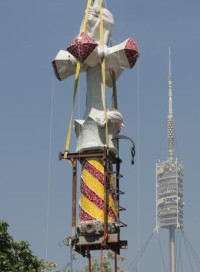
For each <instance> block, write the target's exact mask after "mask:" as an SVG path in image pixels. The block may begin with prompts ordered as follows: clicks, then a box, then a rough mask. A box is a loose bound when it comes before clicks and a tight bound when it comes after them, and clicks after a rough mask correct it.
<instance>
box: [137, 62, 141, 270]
mask: <svg viewBox="0 0 200 272" xmlns="http://www.w3.org/2000/svg"><path fill="white" fill-rule="evenodd" d="M137 72H138V75H137V76H138V77H137V99H138V101H137V104H138V112H137V116H138V118H137V126H138V128H137V130H138V135H137V142H138V144H137V146H138V148H137V149H138V169H137V170H138V180H137V187H138V192H137V195H138V248H140V244H141V241H140V218H141V217H140V201H141V199H140V66H139V60H138V69H137ZM139 271H140V268H139Z"/></svg>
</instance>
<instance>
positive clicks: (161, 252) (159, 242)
mask: <svg viewBox="0 0 200 272" xmlns="http://www.w3.org/2000/svg"><path fill="white" fill-rule="evenodd" d="M158 244H159V247H160V254H161V258H162V264H163V269H164V272H166V271H167V270H166V267H165V262H164V256H163V250H162V246H161V241H160V235H159V233H158Z"/></svg>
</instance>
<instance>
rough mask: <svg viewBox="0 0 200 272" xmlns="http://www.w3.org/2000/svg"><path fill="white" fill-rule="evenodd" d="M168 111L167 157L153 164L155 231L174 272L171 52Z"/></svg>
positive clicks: (177, 205)
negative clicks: (163, 233)
mask: <svg viewBox="0 0 200 272" xmlns="http://www.w3.org/2000/svg"><path fill="white" fill-rule="evenodd" d="M168 92H169V112H168V118H167V124H168V133H167V134H168V135H167V137H168V148H167V152H168V158H167V161H165V162H162V163H157V165H156V178H157V182H156V185H157V202H156V211H157V228H166V229H169V258H170V260H169V267H170V270H169V271H170V272H175V271H176V260H175V231H176V229H177V230H180V229H182V228H183V166H182V164H181V163H179V162H178V160H177V159H175V145H174V118H173V104H172V76H171V50H170V49H169V77H168Z"/></svg>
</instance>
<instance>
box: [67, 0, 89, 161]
mask: <svg viewBox="0 0 200 272" xmlns="http://www.w3.org/2000/svg"><path fill="white" fill-rule="evenodd" d="M91 2H92V0H88V2H87V7H86V11H85V16H84V20H83V27H82V32H86V28H87V20H88V14H89V8H90V6H91ZM80 68H81V65H80V62H79V61H78V62H77V66H76V73H75V81H74V95H73V105H72V112H71V117H70V122H69V127H68V131H67V137H66V144H65V152H64V158H65V159H66V158H67V154H68V152H69V147H70V142H71V134H72V123H73V115H74V105H75V101H76V94H77V90H78V82H79V76H80Z"/></svg>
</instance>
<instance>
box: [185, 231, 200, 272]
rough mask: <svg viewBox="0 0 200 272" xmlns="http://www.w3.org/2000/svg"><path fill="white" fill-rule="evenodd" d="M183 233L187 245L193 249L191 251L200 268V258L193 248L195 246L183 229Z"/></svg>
mask: <svg viewBox="0 0 200 272" xmlns="http://www.w3.org/2000/svg"><path fill="white" fill-rule="evenodd" d="M182 233H183V237H184V240H185V241H186V242H187V246H189V247H190V250H191V253H192V256H193V258H194V260H195V262H196V264H197V266H198V268H199V269H200V259H199V258H198V256H197V254H196V252H195V250H194V249H193V247H192V245H191V243H190V241H189V239H188V238H187V236H186V234H185V233H184V231H183V230H182Z"/></svg>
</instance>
